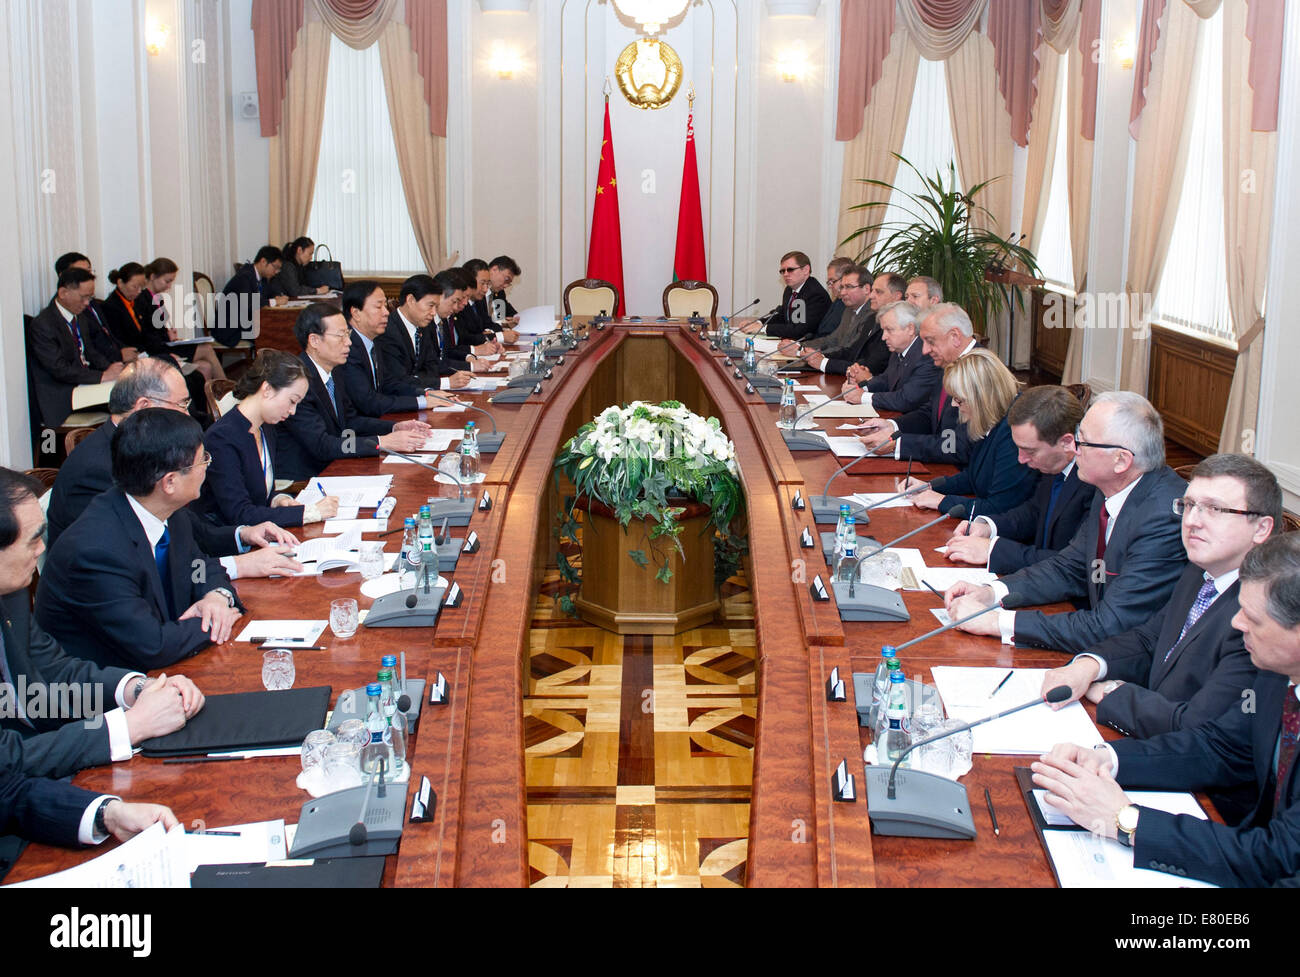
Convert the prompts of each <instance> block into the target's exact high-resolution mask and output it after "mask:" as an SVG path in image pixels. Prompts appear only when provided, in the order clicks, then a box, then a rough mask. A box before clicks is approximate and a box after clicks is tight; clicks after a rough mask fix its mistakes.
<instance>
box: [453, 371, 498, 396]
mask: <svg viewBox="0 0 1300 977" xmlns="http://www.w3.org/2000/svg"><path fill="white" fill-rule="evenodd" d="M509 382H510V379H509V377H485V376H482V375H481V374H475V376H474V379H473V380H471V381H470V382H469V383H467V384H465V386H463V387H461V388H460V389H461V390H468V391H470V392H474V391H482V390H497V389H499V388H501V387H504V386H505V385H506V384H507V383H509Z"/></svg>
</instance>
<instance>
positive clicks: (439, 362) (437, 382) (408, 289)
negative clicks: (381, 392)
mask: <svg viewBox="0 0 1300 977" xmlns="http://www.w3.org/2000/svg"><path fill="white" fill-rule="evenodd" d="M439 274H440V275H445V273H443V272H440V273H439ZM459 284H460V280H459V279H458V278H457V279H454V280H453V279H451V278H450V277H444V278H443V279H442V280H441V281H439V279H438V278H437V277H436V276H433V275H412V276H411V277H410V278H408V279H407V280H406V281H404V282H402V291H401V293H400V294H399V295H398V299H397V308H396V309H394V310H393V314H392V315H390V316H389V317H388V326H387V327H386V328H385V329H384V330H383V332H382V333H380V334H379V335H378V336H377V337H376V338H375V348H376V349H377V350H378V351H379V356H380V358H381V360H382V368H383V373H384V377H385V380H384V382H385V383H386V384H388V386H389V389H388V390H387V392H389V393H393V392H395V391H396V390H397V389H399V388H401V387H412V386H414V387H417V388H419V389H421V390H460V389H461V388H462V387H464V386H466V385H467V384H469V382H470V381H471V380H473V379H474V378H473V376H472V375H471V374H470V372H469V370H467V369H461V368H459V367H458V366H457V365H454V364H453V363H452V362H451V361H450V360H443V359H442V357H441V356H440V355H439V352H438V350H439V342H438V339H437V338H436V337H434V336H432V335H430V332H429V328H428V326H429V323H431V322H432V321H433V318H434V315H435V314H436V313H437V312H438V310H439V309H443V310H444V311H445V312H446V313H447V316H451V315H452V314H453V306H454V305H455V304H456V303H455V301H454V300H449V299H448V297H447V296H446V295H444V289H445V288H450V290H451V295H452V296H454V295H455V293H456V291H457V288H456V285H459ZM461 291H462V292H463V289H461Z"/></svg>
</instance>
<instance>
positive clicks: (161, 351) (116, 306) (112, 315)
mask: <svg viewBox="0 0 1300 977" xmlns="http://www.w3.org/2000/svg"><path fill="white" fill-rule="evenodd" d="M108 280H109V281H110V282H112V283H113V284H114V285H116V286H117V287H116V288H115V289H113V292H112V294H110V295H109V296H108V298H106V299H104V302H103V304H102V305H101V306H100V310H101V311H102V312H103V314H104V321H105V322H106V323H107V324H108V328H109V331H111V332H112V333H113V338H115V339H116V340H117V341H118V342H119V343H121V344H122V345H123V346H134V347H135V348H136V349H138V350H139V351H140V352H142V353H148V354H149V355H150V356H170V355H171V350H170V349H168V347H167V330H166V329H160V328H158V327H157V326H155V325H154V324H153V320H152V319H150V318H147V317H146V318H141V317H140V309H139V307H138V306H137V305H136V302H137V300H138V299H139V298H140V293H141V292H143V291H144V284H145V273H144V265H142V264H140V263H139V262H136V261H128V262H127V263H126V264H124V265H123V266H122V267H121V268H116V269H114V270H113V271H110V272H109V273H108Z"/></svg>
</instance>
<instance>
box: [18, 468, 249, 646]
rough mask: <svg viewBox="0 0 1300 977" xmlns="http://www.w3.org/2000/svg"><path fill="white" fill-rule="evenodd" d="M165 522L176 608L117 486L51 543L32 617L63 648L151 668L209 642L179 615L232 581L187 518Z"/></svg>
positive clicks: (191, 621)
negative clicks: (196, 537)
mask: <svg viewBox="0 0 1300 977" xmlns="http://www.w3.org/2000/svg"><path fill="white" fill-rule="evenodd" d="M167 526H168V529H169V530H170V534H171V535H170V545H169V550H168V566H169V569H170V574H171V588H172V594H173V597H174V601H175V612H174V613H173V612H172V611H171V610H170V609H169V608H168V607H167V599H166V597H165V595H164V593H163V588H162V581H161V580H160V579H159V577H158V565H157V563H156V562H155V561H154V551H153V547H151V546H150V545H149V539H148V537H147V536H145V533H144V527H143V526H142V525H141V524H140V520H139V518H138V517H137V516H136V514H135V511H134V510H133V509H132V508H131V506H130V503H128V502H127V499H126V496H125V495H124V494H122V491H121V490H120V489H116V488H115V489H113V490H112V491H111V492H105V493H104V494H103V495H101V496H100V497H99V498H97V499H95V500H94V501H93V502H91V503H90V505H88V506H87V507H86V511H85V512H84V513H82V515H81V518H80V519H78V520H77V522H76V523H75V524H74V525H73V527H72V529H71V530H70V531H68V532H67V533H64V534H63V536H61V537H60V538H59V541H58V542H57V543H55V544H54V546H53V548H52V549H51V550H50V555H49V558H48V559H47V560H46V561H45V570H44V572H43V573H42V574H41V581H40V586H39V587H38V588H37V591H36V620H37V621H38V622H39V623H40V625H41V627H42V628H43V629H44V630H45V631H46V633H48V634H49V635H50V636H52V637H53V638H55V639H56V640H57V641H58V642H59V643H60V644H61V645H63V648H64V650H65V651H67V652H68V654H70V655H73V656H75V657H77V658H85V659H87V660H89V661H92V662H96V663H98V664H100V665H123V666H129V667H132V668H139V669H141V670H142V671H149V670H150V669H155V668H164V667H166V666H168V665H171V664H172V663H174V662H177V661H180V660H181V659H182V658H188V657H189V656H191V655H194V654H197V653H198V652H199V651H201V650H202V649H204V648H206V647H207V646H208V636H207V634H206V633H205V632H204V631H203V630H201V627H200V621H199V619H198V618H189V619H187V620H184V621H181V620H178V617H179V615H180V614H182V613H184V611H185V609H186V608H188V607H189V606H190V605H192V604H193V603H194V602H195V601H197V600H199V599H200V598H202V597H203V595H204V594H206V593H208V592H209V591H211V590H216V589H217V588H218V587H224V588H226V589H227V590H230V591H231V592H232V593H233V592H234V587H233V586H232V584H231V583H230V579H229V578H228V577H227V576H226V571H225V570H224V569H222V566H221V564H220V563H218V562H217V561H216V560H215V559H212V558H211V557H204V556H203V554H202V553H201V552H200V551H199V549H198V546H197V544H196V543H195V542H194V534H193V529H192V524H191V520H190V519H189V518H188V517H187V518H181V519H175V518H173V519H169V520H168V522H167Z"/></svg>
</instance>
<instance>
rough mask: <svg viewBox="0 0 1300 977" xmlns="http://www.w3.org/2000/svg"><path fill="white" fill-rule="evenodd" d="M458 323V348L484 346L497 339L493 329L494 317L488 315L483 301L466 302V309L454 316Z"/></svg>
mask: <svg viewBox="0 0 1300 977" xmlns="http://www.w3.org/2000/svg"><path fill="white" fill-rule="evenodd" d="M454 320H455V323H456V344H457V345H458V346H461V345H464V346H482V345H483V344H484V343H486V342H489V341H491V340H492V339H494V338H495V337H496V331H495V330H494V329H493V328H492V317H491V316H489V315H488V311H487V307H486V306H485V305H484V304H483V300H482V299H479V300H478V301H477V302H466V303H465V308H463V309H461V310H460V312H458V313H457V314H456V315H455V316H454Z"/></svg>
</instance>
